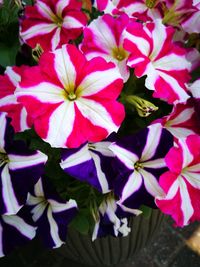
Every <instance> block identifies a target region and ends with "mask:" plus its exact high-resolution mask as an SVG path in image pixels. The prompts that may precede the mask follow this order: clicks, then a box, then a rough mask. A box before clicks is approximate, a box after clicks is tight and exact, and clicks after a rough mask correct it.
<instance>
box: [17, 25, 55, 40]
mask: <svg viewBox="0 0 200 267" xmlns="http://www.w3.org/2000/svg"><path fill="white" fill-rule="evenodd" d="M56 28H57V25H55V24H53V23H40V24H37V25H35V26H32V27H30V28H28V30H26V31H23V32H21V37H22V39H23V40H28V39H30V38H33V37H38V35H44V34H48V33H50V32H52V31H53V30H54V29H56ZM41 38H42V37H41Z"/></svg>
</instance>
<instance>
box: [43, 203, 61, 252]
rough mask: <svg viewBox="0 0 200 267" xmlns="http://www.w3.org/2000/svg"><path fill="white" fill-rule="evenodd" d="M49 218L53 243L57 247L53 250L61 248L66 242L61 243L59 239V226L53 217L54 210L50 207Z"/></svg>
mask: <svg viewBox="0 0 200 267" xmlns="http://www.w3.org/2000/svg"><path fill="white" fill-rule="evenodd" d="M47 218H48V221H49V225H50V234H51V238H52V239H53V242H54V243H55V246H54V247H53V248H57V247H60V246H61V245H62V244H63V243H64V242H63V241H61V239H60V237H59V233H58V225H57V223H56V221H55V220H54V218H53V216H52V210H51V207H50V206H49V208H48V211H47Z"/></svg>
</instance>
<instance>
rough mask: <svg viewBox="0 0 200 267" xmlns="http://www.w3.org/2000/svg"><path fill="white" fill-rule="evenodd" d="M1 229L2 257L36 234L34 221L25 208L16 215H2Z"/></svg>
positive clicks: (0, 220) (0, 254)
mask: <svg viewBox="0 0 200 267" xmlns="http://www.w3.org/2000/svg"><path fill="white" fill-rule="evenodd" d="M0 229H1V231H0V257H3V256H5V255H7V254H8V253H10V252H11V251H13V249H14V248H15V247H16V246H20V245H23V244H25V243H26V242H27V241H30V240H32V239H33V238H34V237H35V234H36V227H35V225H34V222H33V221H32V219H31V216H30V215H29V214H28V211H27V210H26V209H24V208H23V209H22V210H20V212H18V214H15V215H1V216H0Z"/></svg>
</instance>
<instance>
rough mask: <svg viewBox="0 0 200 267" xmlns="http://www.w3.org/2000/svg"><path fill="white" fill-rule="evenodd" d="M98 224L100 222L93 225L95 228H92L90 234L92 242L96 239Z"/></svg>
mask: <svg viewBox="0 0 200 267" xmlns="http://www.w3.org/2000/svg"><path fill="white" fill-rule="evenodd" d="M99 223H100V221H98V222H96V223H95V226H94V229H93V233H92V241H94V240H95V239H97V236H98V231H99Z"/></svg>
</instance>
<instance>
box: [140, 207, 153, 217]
mask: <svg viewBox="0 0 200 267" xmlns="http://www.w3.org/2000/svg"><path fill="white" fill-rule="evenodd" d="M139 209H140V210H141V211H142V215H143V216H144V217H145V218H147V219H148V218H149V217H150V215H151V212H152V208H150V207H147V206H145V205H142V206H141V207H140V208H139Z"/></svg>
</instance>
